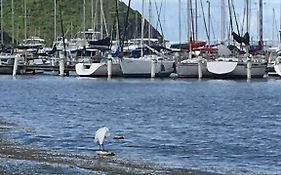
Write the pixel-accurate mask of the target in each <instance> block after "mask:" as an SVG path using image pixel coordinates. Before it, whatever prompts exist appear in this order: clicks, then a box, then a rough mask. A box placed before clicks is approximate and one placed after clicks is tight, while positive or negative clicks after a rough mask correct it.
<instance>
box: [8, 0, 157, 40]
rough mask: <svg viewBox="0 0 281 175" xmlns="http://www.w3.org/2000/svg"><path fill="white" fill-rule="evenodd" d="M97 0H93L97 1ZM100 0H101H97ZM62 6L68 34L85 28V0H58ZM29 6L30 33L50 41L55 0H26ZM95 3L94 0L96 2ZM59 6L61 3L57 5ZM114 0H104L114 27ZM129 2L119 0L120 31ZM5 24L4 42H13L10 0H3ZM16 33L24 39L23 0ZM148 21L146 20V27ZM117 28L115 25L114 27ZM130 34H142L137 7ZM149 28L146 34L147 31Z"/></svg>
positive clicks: (16, 9) (16, 12) (16, 1)
mask: <svg viewBox="0 0 281 175" xmlns="http://www.w3.org/2000/svg"><path fill="white" fill-rule="evenodd" d="M96 1H97V0H94V2H96ZM98 1H99V0H98ZM57 2H58V3H60V4H61V7H62V9H61V10H62V18H63V24H64V30H65V32H66V37H67V38H70V37H72V36H74V35H75V34H76V33H77V32H78V31H81V30H82V29H83V0H57ZM26 3H27V4H26V6H27V16H28V17H27V36H39V37H41V38H43V39H45V40H46V41H47V43H48V45H51V43H52V41H53V38H54V1H53V0H26ZM94 4H95V3H94ZM91 7H92V6H91V0H86V28H92V17H91V13H92V11H91ZM57 8H59V5H58V6H57ZM99 9H100V8H99V7H98V10H97V19H98V20H97V21H96V27H97V29H98V30H99V29H100V16H99V14H100V10H99ZM115 9H116V8H115V0H104V11H105V18H106V21H107V28H108V30H109V31H113V27H114V25H113V24H114V22H115V21H116V20H115V16H116V13H115V12H116V10H115ZM126 12H127V6H126V4H124V3H123V2H119V17H120V30H121V35H122V33H123V31H124V23H125V17H126ZM59 19H60V16H59V9H57V35H61V27H60V26H61V25H60V20H59ZM3 21H4V24H3V28H4V31H5V32H6V33H7V34H8V35H9V36H10V37H9V36H5V37H4V38H5V43H6V44H9V43H11V39H10V38H11V36H12V6H11V1H3ZM14 21H15V23H14V27H15V30H14V34H15V40H16V42H21V41H22V40H23V39H24V0H14ZM147 25H148V23H147V22H146V27H145V28H146V29H147V28H148V27H147ZM114 29H115V28H114ZM127 31H128V33H127V35H128V38H135V37H140V31H141V15H140V13H138V12H137V11H134V10H132V9H131V10H130V15H129V22H128V30H127ZM147 31H148V30H146V32H145V33H146V36H147V33H148V32H147ZM152 36H153V37H160V34H159V32H158V31H156V30H155V29H154V28H153V29H152Z"/></svg>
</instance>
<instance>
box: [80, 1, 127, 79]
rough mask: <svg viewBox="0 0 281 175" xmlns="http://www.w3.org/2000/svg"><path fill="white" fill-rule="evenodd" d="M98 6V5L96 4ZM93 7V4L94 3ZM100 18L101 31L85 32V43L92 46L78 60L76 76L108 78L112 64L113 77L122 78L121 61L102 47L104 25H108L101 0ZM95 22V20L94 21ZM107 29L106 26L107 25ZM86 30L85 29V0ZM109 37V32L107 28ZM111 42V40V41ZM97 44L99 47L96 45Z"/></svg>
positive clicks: (87, 47)
mask: <svg viewBox="0 0 281 175" xmlns="http://www.w3.org/2000/svg"><path fill="white" fill-rule="evenodd" d="M96 5H97V3H96ZM92 6H93V2H92ZM100 8H101V10H100V12H101V14H100V16H101V29H100V30H101V31H100V32H95V31H94V30H95V28H94V29H92V30H88V31H86V30H85V32H83V36H84V42H85V40H86V41H87V43H89V44H90V45H87V46H84V47H85V49H83V50H84V52H85V53H84V55H83V57H81V58H79V57H78V58H77V59H78V61H79V63H77V64H76V65H75V71H76V74H77V75H79V76H84V77H106V76H108V75H109V72H108V63H110V64H111V73H110V75H111V76H122V70H121V67H120V63H119V59H117V58H113V57H111V56H110V54H108V53H109V51H110V50H108V48H107V47H108V46H104V45H102V46H101V45H100V44H101V42H99V41H102V40H104V41H105V40H106V39H107V38H106V39H102V37H103V33H104V32H103V25H105V24H106V21H105V16H104V12H103V0H100ZM92 14H93V12H92ZM92 20H93V19H92ZM93 25H94V24H93ZM105 27H106V25H105ZM84 29H86V27H85V0H84ZM105 30H106V33H107V36H108V30H107V28H105ZM109 42H110V40H109ZM92 44H94V45H92ZM96 44H97V45H96Z"/></svg>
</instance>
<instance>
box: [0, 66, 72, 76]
mask: <svg viewBox="0 0 281 175" xmlns="http://www.w3.org/2000/svg"><path fill="white" fill-rule="evenodd" d="M51 71H54V72H59V66H52V65H21V64H19V65H18V69H17V74H21V75H23V74H36V73H38V72H51ZM70 71H75V65H65V68H64V72H65V74H66V75H68V74H69V72H70ZM12 73H13V65H10V64H9V65H5V64H4V65H3V64H2V65H0V74H10V75H12Z"/></svg>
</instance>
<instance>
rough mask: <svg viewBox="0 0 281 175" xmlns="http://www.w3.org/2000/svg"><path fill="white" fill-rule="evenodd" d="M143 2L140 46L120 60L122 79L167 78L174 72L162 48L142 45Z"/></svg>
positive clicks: (172, 65) (165, 50)
mask: <svg viewBox="0 0 281 175" xmlns="http://www.w3.org/2000/svg"><path fill="white" fill-rule="evenodd" d="M144 22H145V19H144V0H143V1H142V23H141V26H142V27H141V46H140V47H139V48H137V49H136V50H133V51H132V52H131V54H130V55H129V56H127V57H123V58H122V59H121V62H120V64H121V68H122V72H123V76H124V77H134V78H139V77H153V76H154V75H152V74H154V73H155V77H168V76H169V75H170V74H171V73H173V72H174V71H175V63H174V60H172V59H170V58H169V57H168V56H166V55H165V53H167V51H168V50H167V49H165V48H164V47H157V48H156V47H152V46H149V45H146V44H144V40H143V39H144Z"/></svg>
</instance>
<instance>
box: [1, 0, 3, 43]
mask: <svg viewBox="0 0 281 175" xmlns="http://www.w3.org/2000/svg"><path fill="white" fill-rule="evenodd" d="M1 44H2V45H3V44H4V31H3V0H1Z"/></svg>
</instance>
